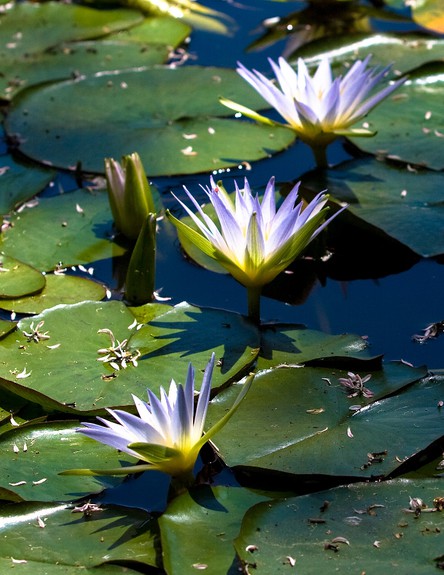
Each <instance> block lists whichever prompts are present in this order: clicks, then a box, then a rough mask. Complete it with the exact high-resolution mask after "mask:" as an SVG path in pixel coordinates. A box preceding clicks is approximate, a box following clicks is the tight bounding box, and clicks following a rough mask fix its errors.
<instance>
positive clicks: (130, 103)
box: [6, 66, 295, 176]
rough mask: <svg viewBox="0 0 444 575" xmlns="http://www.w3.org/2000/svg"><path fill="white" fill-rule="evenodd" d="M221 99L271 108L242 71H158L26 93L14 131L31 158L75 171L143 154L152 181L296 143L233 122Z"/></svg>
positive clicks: (10, 126) (11, 124)
mask: <svg viewBox="0 0 444 575" xmlns="http://www.w3.org/2000/svg"><path fill="white" fill-rule="evenodd" d="M178 85H180V86H181V90H180V92H179V93H178V91H177V86H178ZM221 96H224V97H226V98H229V99H232V100H236V101H241V102H243V103H244V104H245V105H247V106H249V107H253V108H258V107H261V106H262V107H263V105H264V102H263V100H262V98H261V97H260V96H259V95H257V94H256V93H255V92H254V91H253V90H251V89H249V86H248V85H247V84H246V82H244V81H243V80H242V79H241V78H240V77H239V75H238V74H236V72H235V71H234V70H229V69H223V68H212V67H209V68H204V67H198V66H189V67H178V68H171V67H158V68H151V69H147V70H132V71H126V72H119V73H115V72H113V73H109V74H96V75H93V76H90V77H86V78H82V79H78V80H70V81H66V82H58V83H53V84H49V85H45V86H42V87H37V88H35V89H28V90H24V91H23V92H22V93H21V94H20V95H19V96H18V97H17V98H16V101H15V105H14V108H13V109H12V110H11V112H10V114H8V118H7V121H6V130H7V132H8V134H9V135H12V134H15V137H16V138H18V140H19V148H20V150H21V151H22V152H23V153H24V154H26V155H27V156H29V157H31V158H33V159H35V160H37V161H40V162H42V163H44V164H45V165H54V166H58V167H64V168H69V169H73V168H75V166H76V165H77V164H78V162H81V163H82V168H83V169H84V170H86V171H89V172H102V171H103V158H104V157H114V158H119V157H121V156H123V155H126V154H129V153H132V152H133V151H134V150H137V151H138V153H139V154H140V157H141V159H142V161H143V163H144V166H145V169H146V170H147V173H148V174H150V176H158V175H170V174H180V173H196V172H203V171H210V172H212V171H213V170H215V169H218V168H222V167H228V166H233V165H238V164H240V163H241V162H243V161H252V160H258V159H261V158H264V157H267V156H269V155H270V154H272V153H274V152H277V151H280V150H282V149H284V148H286V147H287V146H289V145H290V144H291V143H292V142H293V141H294V138H295V135H294V133H293V132H292V131H291V130H288V129H286V128H281V127H276V128H273V127H269V126H261V125H257V124H253V123H251V122H238V121H237V120H236V119H227V118H226V117H227V116H231V114H232V112H231V111H230V110H228V108H226V107H225V106H223V105H222V104H220V102H219V98H220V97H221ZM67 101H69V102H70V118H71V121H70V122H69V123H66V122H65V120H64V119H65V115H66V102H67ZM105 127H106V128H105ZM31 135H32V137H31Z"/></svg>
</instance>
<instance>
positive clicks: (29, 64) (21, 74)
mask: <svg viewBox="0 0 444 575" xmlns="http://www.w3.org/2000/svg"><path fill="white" fill-rule="evenodd" d="M168 55H169V47H168V46H166V45H164V44H156V45H153V46H151V45H147V46H140V45H138V44H136V43H134V42H124V41H117V40H98V41H86V42H73V43H66V44H61V45H59V46H56V47H54V48H52V49H51V51H49V52H37V53H34V54H30V55H27V56H26V57H24V58H22V59H21V60H18V61H17V60H14V59H13V60H11V61H10V62H9V64H7V65H4V68H3V73H4V75H5V78H2V80H3V81H2V83H3V84H6V87H5V88H3V93H4V95H5V97H9V98H10V97H12V96H15V95H16V94H17V93H18V92H19V91H20V90H23V89H24V88H25V87H27V86H30V85H32V84H38V83H41V82H49V81H54V80H67V79H69V78H73V77H80V76H82V75H84V74H94V73H98V72H101V73H103V72H105V71H107V70H122V69H127V68H135V67H142V66H152V65H154V64H164V63H165V62H166V61H167V60H168ZM11 78H13V80H11ZM1 89H2V86H1V83H0V90H1Z"/></svg>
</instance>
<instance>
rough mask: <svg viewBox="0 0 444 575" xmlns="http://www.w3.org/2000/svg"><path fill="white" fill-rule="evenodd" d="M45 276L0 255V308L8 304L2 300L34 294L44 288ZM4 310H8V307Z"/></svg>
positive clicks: (23, 264)
mask: <svg viewBox="0 0 444 575" xmlns="http://www.w3.org/2000/svg"><path fill="white" fill-rule="evenodd" d="M45 283H46V280H45V276H44V275H43V274H42V273H41V272H39V271H38V270H36V269H35V268H33V267H32V266H29V265H27V264H25V263H23V262H21V261H19V260H16V259H15V258H12V257H10V256H8V255H6V254H3V253H0V307H3V306H2V304H3V303H6V305H8V303H7V302H6V301H2V300H4V298H12V299H15V298H18V297H22V296H27V295H29V294H35V293H36V292H39V291H42V289H43V288H44V287H45ZM4 309H10V308H8V307H6V308H4Z"/></svg>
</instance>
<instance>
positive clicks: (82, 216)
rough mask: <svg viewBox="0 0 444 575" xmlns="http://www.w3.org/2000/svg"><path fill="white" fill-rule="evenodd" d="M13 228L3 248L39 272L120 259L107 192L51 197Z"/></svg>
mask: <svg viewBox="0 0 444 575" xmlns="http://www.w3.org/2000/svg"><path fill="white" fill-rule="evenodd" d="M11 221H12V223H13V224H14V226H13V227H12V228H9V229H8V230H7V231H6V233H4V234H2V235H1V236H0V249H1V250H3V251H4V252H6V253H7V254H8V255H9V256H11V257H18V258H20V259H22V260H23V261H26V262H27V263H28V264H30V265H33V266H34V267H36V268H37V269H39V270H42V271H50V270H53V269H55V268H57V267H58V266H59V262H62V264H63V265H64V266H71V265H78V264H89V263H91V262H94V261H95V260H100V259H104V258H109V257H113V256H120V255H122V254H124V253H125V251H126V250H125V248H123V247H121V246H119V245H117V244H116V243H114V242H112V240H111V237H112V235H113V230H112V217H111V211H110V208H109V203H108V197H107V194H106V193H105V192H103V191H102V192H94V193H90V192H88V191H86V190H77V191H75V192H70V193H66V194H61V195H59V196H56V197H52V198H41V199H40V200H39V205H38V206H36V207H34V208H32V209H26V210H24V211H23V212H21V213H20V214H19V215H14V216H13V217H12V220H11Z"/></svg>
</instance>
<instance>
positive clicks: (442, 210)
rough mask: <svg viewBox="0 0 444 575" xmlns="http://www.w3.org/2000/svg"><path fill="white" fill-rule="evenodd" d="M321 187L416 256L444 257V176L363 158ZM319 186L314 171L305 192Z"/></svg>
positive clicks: (326, 178)
mask: <svg viewBox="0 0 444 575" xmlns="http://www.w3.org/2000/svg"><path fill="white" fill-rule="evenodd" d="M443 141H444V140H443ZM443 151H444V150H443ZM322 182H323V185H324V186H325V187H327V188H328V191H329V193H330V194H331V195H332V196H333V197H334V198H335V199H337V200H340V201H341V202H347V203H348V204H349V206H348V208H347V212H348V213H352V214H353V215H354V216H356V217H358V218H360V219H361V220H364V221H365V222H367V223H368V224H371V225H372V226H375V227H377V228H379V229H380V230H382V231H383V232H385V233H386V234H388V235H389V236H391V237H393V238H395V239H396V240H398V241H399V242H401V243H403V244H404V245H406V246H408V247H409V248H410V249H411V250H413V251H414V252H416V253H417V254H419V255H421V256H424V257H432V256H437V255H440V254H442V253H444V236H443V234H442V229H443V223H444V204H443V201H442V191H441V182H442V174H440V173H436V172H433V171H429V170H415V169H413V168H411V167H410V168H408V167H405V166H403V165H390V164H386V163H384V162H380V161H377V160H375V159H373V158H365V159H361V160H355V161H351V162H347V163H344V164H342V165H341V166H337V167H336V168H335V169H334V170H327V171H326V172H325V173H324V174H323V175H322ZM319 185H320V181H319V174H316V173H315V172H313V173H310V174H307V175H306V177H305V178H304V187H306V188H310V190H312V191H313V193H315V192H316V190H317V189H318V186H319Z"/></svg>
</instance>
